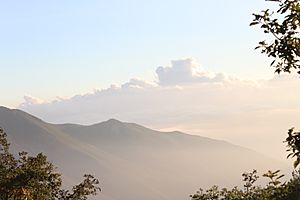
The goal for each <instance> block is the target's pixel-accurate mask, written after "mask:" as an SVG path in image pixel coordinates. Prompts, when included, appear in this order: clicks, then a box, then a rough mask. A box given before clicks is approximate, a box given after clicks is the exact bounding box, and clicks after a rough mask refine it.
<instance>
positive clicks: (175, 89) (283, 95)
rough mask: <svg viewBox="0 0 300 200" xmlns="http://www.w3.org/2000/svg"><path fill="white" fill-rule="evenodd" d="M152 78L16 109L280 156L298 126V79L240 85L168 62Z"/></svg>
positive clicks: (188, 62)
mask: <svg viewBox="0 0 300 200" xmlns="http://www.w3.org/2000/svg"><path fill="white" fill-rule="evenodd" d="M156 72H157V75H158V80H157V81H156V83H154V82H155V81H145V80H141V79H137V78H134V79H131V80H130V81H128V82H127V83H124V84H122V85H121V86H116V85H112V86H111V87H110V88H107V89H103V90H96V91H94V92H93V93H90V94H85V95H76V96H74V97H72V98H69V99H57V100H55V101H52V102H43V101H41V100H38V99H36V98H33V97H28V96H26V97H25V102H24V103H23V104H21V105H20V106H19V108H21V109H22V110H25V111H27V112H29V113H31V114H33V115H36V116H38V117H40V118H42V119H44V120H46V121H48V122H55V123H64V122H73V123H81V124H92V123H97V122H100V121H104V120H107V119H109V118H117V119H120V120H123V121H129V122H136V123H140V124H143V125H146V126H149V127H152V128H155V129H168V130H171V129H172V130H174V129H179V130H183V131H187V132H190V133H194V134H201V135H205V136H208V137H214V138H222V139H227V140H229V141H233V142H235V143H237V144H241V145H245V146H248V147H251V148H257V150H259V151H265V152H266V153H269V155H272V154H274V152H276V154H279V153H282V154H283V155H284V154H285V152H284V146H283V145H282V142H281V141H282V140H284V137H285V133H286V130H287V129H288V128H290V127H291V126H296V127H297V125H298V124H299V122H300V105H299V102H300V95H299V94H298V92H297V91H299V88H300V79H299V78H294V77H286V76H276V77H274V78H273V79H271V80H260V81H251V80H248V81H246V80H240V79H238V78H232V77H230V76H227V75H224V74H222V73H213V72H205V71H204V70H201V69H200V68H199V65H197V64H196V63H195V61H193V59H183V60H177V61H173V62H172V64H171V66H170V67H159V68H157V70H156ZM270 138H272V139H270ZM282 157H284V156H282Z"/></svg>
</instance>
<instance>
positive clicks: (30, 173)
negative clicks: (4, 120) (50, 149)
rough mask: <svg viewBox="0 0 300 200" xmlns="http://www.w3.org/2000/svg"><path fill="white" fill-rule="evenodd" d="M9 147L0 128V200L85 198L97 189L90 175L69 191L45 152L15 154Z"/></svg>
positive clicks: (96, 181)
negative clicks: (64, 187) (34, 154)
mask: <svg viewBox="0 0 300 200" xmlns="http://www.w3.org/2000/svg"><path fill="white" fill-rule="evenodd" d="M9 146H10V144H9V143H8V141H7V135H6V133H5V132H4V131H3V130H2V129H1V128H0V200H12V199H28V200H30V199H35V200H37V199H43V200H85V199H87V196H89V195H96V194H97V191H100V188H99V187H98V184H99V181H98V180H97V179H95V178H94V177H93V176H92V175H84V180H83V181H82V182H81V183H80V184H78V185H75V186H74V187H73V188H72V190H71V191H69V190H64V189H62V188H61V186H62V180H61V174H59V173H57V172H56V171H55V170H56V169H55V167H54V165H53V164H52V163H50V162H48V161H47V157H46V156H45V155H43V154H42V153H39V154H38V155H36V156H29V155H28V153H27V152H20V153H19V155H18V156H14V155H13V154H12V153H10V152H9Z"/></svg>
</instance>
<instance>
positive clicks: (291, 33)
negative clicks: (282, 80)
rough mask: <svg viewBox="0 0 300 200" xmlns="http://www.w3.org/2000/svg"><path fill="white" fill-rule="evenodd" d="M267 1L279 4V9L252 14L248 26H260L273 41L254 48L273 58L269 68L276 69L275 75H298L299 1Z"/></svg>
mask: <svg viewBox="0 0 300 200" xmlns="http://www.w3.org/2000/svg"><path fill="white" fill-rule="evenodd" d="M269 1H273V2H276V3H279V9H278V10H277V11H276V12H274V11H270V10H269V9H266V10H263V11H262V12H261V13H260V14H253V15H254V19H253V21H252V23H251V24H250V26H253V25H260V27H261V28H262V29H263V31H264V33H267V34H269V35H271V37H272V38H273V41H271V42H266V41H265V40H264V41H261V42H259V45H258V46H257V47H256V48H259V49H261V52H262V53H263V54H267V56H268V57H272V58H273V61H272V62H271V66H274V67H275V68H276V69H275V72H276V73H278V74H279V73H281V72H288V73H290V72H292V70H297V71H298V73H299V74H300V60H299V57H300V37H299V36H300V35H299V29H300V1H299V0H269ZM280 19H281V20H280Z"/></svg>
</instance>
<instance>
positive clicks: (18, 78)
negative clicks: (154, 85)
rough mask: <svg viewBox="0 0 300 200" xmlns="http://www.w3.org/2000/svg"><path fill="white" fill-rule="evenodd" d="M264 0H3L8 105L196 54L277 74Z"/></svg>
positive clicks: (214, 64) (147, 74)
mask: <svg viewBox="0 0 300 200" xmlns="http://www.w3.org/2000/svg"><path fill="white" fill-rule="evenodd" d="M265 5H269V6H270V5H271V3H265V2H264V1H263V0H251V1H250V0H249V1H240V0H227V1H202V0H185V1H183V0H163V1H161V0H152V1H140V0H126V1H124V0H119V1H116V0H110V1H103V0H87V1H81V0H64V1H61V0H51V1H38V0H35V1H33V0H28V1H20V0H19V1H17V0H13V1H1V2H0V25H1V31H0V44H1V49H0V74H1V75H2V76H1V81H0V91H1V92H2V95H1V102H0V103H1V104H3V105H6V106H10V107H16V106H17V105H18V104H19V103H21V102H22V101H23V96H24V95H32V96H36V97H39V98H42V99H46V100H53V99H55V98H56V96H60V97H64V98H66V97H71V96H74V95H75V94H79V93H80V94H84V93H86V92H91V91H93V89H101V88H107V87H109V86H110V84H122V83H123V82H125V81H127V80H129V79H130V78H132V77H140V78H143V79H150V80H155V79H156V77H155V73H154V70H155V69H156V67H157V66H160V65H168V64H169V62H170V61H171V60H174V59H180V58H185V57H193V58H195V59H196V60H197V61H198V62H199V63H200V64H201V65H202V66H204V67H205V68H206V69H207V70H210V71H216V72H225V73H229V74H234V75H238V76H239V77H243V78H264V77H271V76H272V72H273V71H272V70H271V69H269V68H268V67H267V64H268V60H267V59H266V58H265V57H264V56H262V55H260V54H259V52H258V51H256V52H255V51H254V50H253V48H254V47H255V45H256V43H257V42H258V41H259V40H260V39H262V37H263V34H261V33H260V31H259V30H258V29H255V28H251V27H249V23H250V21H251V19H252V15H251V14H252V13H253V12H256V11H259V10H261V9H263V8H265V7H266V6H265Z"/></svg>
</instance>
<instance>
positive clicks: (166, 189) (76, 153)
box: [0, 107, 282, 200]
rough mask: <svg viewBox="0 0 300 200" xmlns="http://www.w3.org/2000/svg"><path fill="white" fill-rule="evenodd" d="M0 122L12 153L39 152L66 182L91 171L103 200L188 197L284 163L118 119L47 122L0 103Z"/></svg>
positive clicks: (178, 199) (219, 142) (176, 199)
mask: <svg viewBox="0 0 300 200" xmlns="http://www.w3.org/2000/svg"><path fill="white" fill-rule="evenodd" d="M0 127H2V128H3V129H4V130H5V131H6V132H7V134H8V137H9V139H10V142H11V144H12V148H14V149H15V151H22V150H26V151H29V152H30V153H33V154H35V153H39V152H44V153H45V154H46V155H47V156H48V158H49V160H50V161H52V162H53V163H54V164H55V165H56V166H58V169H59V171H60V172H62V173H63V174H64V180H67V183H66V185H71V184H73V183H76V182H77V181H78V180H80V179H81V178H80V174H84V173H92V174H94V175H95V176H96V177H98V178H99V179H100V182H101V187H102V188H103V192H101V194H100V196H99V199H102V200H112V199H113V200H121V199H122V200H140V199H144V200H153V199H165V200H171V199H172V200H182V199H188V196H189V194H192V193H193V192H194V191H196V190H197V189H198V188H199V187H208V186H210V185H216V184H217V185H224V186H233V185H236V184H238V183H240V179H241V178H240V174H241V173H243V172H244V171H248V170H252V169H253V168H256V169H258V170H259V171H262V172H264V171H265V170H267V169H274V167H275V166H276V168H277V167H278V166H282V165H280V163H277V162H276V161H274V160H271V159H269V158H267V157H265V156H263V155H261V154H259V153H257V152H254V151H252V150H250V149H247V148H243V147H240V146H238V145H233V144H231V143H229V142H226V141H222V140H215V139H210V138H207V137H202V136H195V135H189V134H185V133H181V132H178V131H173V132H160V131H155V130H151V129H148V128H146V127H143V126H141V125H138V124H135V123H128V122H121V121H119V120H116V119H110V120H107V121H104V122H100V123H97V124H93V125H88V126H87V125H78V124H51V123H47V122H44V121H43V120H40V119H38V118H36V117H35V116H32V115H30V114H27V113H26V112H23V111H20V110H17V109H8V108H3V107H0Z"/></svg>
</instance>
